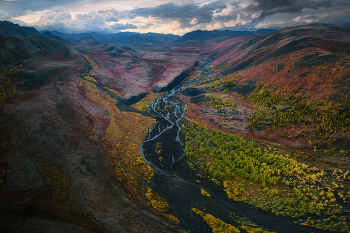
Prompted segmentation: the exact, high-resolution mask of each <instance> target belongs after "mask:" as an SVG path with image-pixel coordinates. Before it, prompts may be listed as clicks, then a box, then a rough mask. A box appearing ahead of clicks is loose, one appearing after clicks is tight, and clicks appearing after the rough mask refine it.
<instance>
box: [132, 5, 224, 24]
mask: <svg viewBox="0 0 350 233" xmlns="http://www.w3.org/2000/svg"><path fill="white" fill-rule="evenodd" d="M226 7H227V5H226V4H225V3H224V2H222V1H216V2H212V3H209V4H206V5H203V6H198V5H196V4H194V3H189V4H184V5H175V4H174V3H167V4H163V5H160V6H156V7H150V8H139V9H135V10H132V11H130V13H131V15H133V16H134V17H136V16H142V17H156V18H159V19H162V20H165V21H174V20H176V21H178V22H179V23H180V24H181V27H188V26H190V25H191V24H190V22H191V20H193V19H197V23H199V24H201V23H210V22H211V21H212V19H213V17H214V14H215V13H220V12H221V11H222V10H223V9H225V8H226Z"/></svg>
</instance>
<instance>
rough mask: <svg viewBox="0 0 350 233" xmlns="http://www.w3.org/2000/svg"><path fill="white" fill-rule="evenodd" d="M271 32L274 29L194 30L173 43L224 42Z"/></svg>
mask: <svg viewBox="0 0 350 233" xmlns="http://www.w3.org/2000/svg"><path fill="white" fill-rule="evenodd" d="M273 31H276V30H274V29H260V30H257V31H229V30H224V31H219V30H213V31H202V30H196V31H193V32H189V33H186V34H185V35H183V36H182V37H181V38H179V39H177V40H176V41H174V43H183V42H189V41H200V42H204V41H208V40H213V41H224V40H227V39H230V38H234V37H240V36H247V35H262V34H266V33H271V32H273Z"/></svg>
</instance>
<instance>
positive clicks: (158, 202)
mask: <svg viewBox="0 0 350 233" xmlns="http://www.w3.org/2000/svg"><path fill="white" fill-rule="evenodd" d="M145 196H146V198H147V199H148V200H149V201H150V202H151V205H152V207H153V209H155V210H157V211H158V212H160V213H168V212H169V205H168V203H167V202H166V201H165V200H164V199H163V198H162V197H160V196H159V195H158V194H157V193H156V192H154V191H152V189H151V188H150V187H148V189H147V193H146V194H145Z"/></svg>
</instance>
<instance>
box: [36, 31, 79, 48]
mask: <svg viewBox="0 0 350 233" xmlns="http://www.w3.org/2000/svg"><path fill="white" fill-rule="evenodd" d="M42 35H43V36H46V37H48V38H50V39H54V40H58V41H62V42H64V43H66V44H69V45H73V44H74V43H75V42H74V41H73V40H72V39H65V38H62V37H60V36H55V35H52V34H51V32H50V31H45V32H42Z"/></svg>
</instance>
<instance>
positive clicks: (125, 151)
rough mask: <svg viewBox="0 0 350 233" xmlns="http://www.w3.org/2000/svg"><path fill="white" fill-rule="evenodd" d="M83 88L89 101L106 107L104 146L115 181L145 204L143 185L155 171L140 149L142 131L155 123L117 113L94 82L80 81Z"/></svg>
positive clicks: (110, 99) (110, 101)
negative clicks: (109, 155)
mask: <svg viewBox="0 0 350 233" xmlns="http://www.w3.org/2000/svg"><path fill="white" fill-rule="evenodd" d="M83 88H84V89H85V90H86V92H85V95H86V97H87V98H88V99H90V100H91V101H93V102H95V103H97V104H99V105H104V106H105V107H106V108H107V111H108V114H109V116H110V123H109V126H108V127H107V129H106V133H105V136H104V138H103V143H104V144H105V147H106V148H107V149H108V150H109V153H110V154H111V157H112V158H111V159H112V161H110V162H111V163H113V164H114V165H115V167H116V174H117V177H118V179H119V180H120V181H121V182H122V183H123V184H124V185H125V186H126V188H127V189H128V190H129V192H130V193H132V194H133V195H134V196H135V197H136V198H138V199H139V200H141V201H142V200H143V201H145V199H144V195H145V193H146V191H147V190H144V189H143V186H144V185H145V182H147V183H148V182H149V181H150V180H151V178H152V176H153V174H154V171H153V170H152V169H151V167H150V166H149V165H148V164H147V163H146V162H145V161H144V160H143V158H142V156H141V153H140V150H139V147H140V145H141V143H142V141H143V140H144V137H145V135H144V132H145V131H147V130H148V128H149V127H150V126H151V125H153V124H154V123H155V120H154V119H153V118H150V117H144V116H142V115H141V114H138V113H133V112H123V111H120V110H119V109H118V107H117V106H115V103H116V100H114V99H112V98H111V97H110V96H109V95H108V94H107V93H106V92H104V91H101V90H99V89H98V88H97V87H96V85H94V84H93V83H90V82H88V81H86V80H83ZM139 177H140V178H141V179H139Z"/></svg>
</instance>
